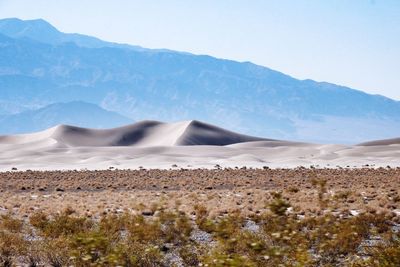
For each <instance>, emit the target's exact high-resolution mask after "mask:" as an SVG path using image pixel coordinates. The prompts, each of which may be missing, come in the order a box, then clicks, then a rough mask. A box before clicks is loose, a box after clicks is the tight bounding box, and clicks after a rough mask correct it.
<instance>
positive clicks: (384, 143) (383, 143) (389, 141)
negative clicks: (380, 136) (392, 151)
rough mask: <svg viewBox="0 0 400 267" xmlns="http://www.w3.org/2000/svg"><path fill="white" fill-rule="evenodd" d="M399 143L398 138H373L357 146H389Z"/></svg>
mask: <svg viewBox="0 0 400 267" xmlns="http://www.w3.org/2000/svg"><path fill="white" fill-rule="evenodd" d="M389 145H400V138H393V139H384V140H375V141H369V142H365V143H361V144H359V146H389Z"/></svg>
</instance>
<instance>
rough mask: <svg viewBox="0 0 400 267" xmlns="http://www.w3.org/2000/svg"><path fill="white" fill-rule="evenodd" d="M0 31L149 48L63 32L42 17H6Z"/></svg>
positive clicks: (95, 45) (56, 41)
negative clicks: (26, 18)
mask: <svg viewBox="0 0 400 267" xmlns="http://www.w3.org/2000/svg"><path fill="white" fill-rule="evenodd" d="M0 33H1V34H4V35H6V36H9V37H12V38H29V39H32V40H35V41H38V42H43V43H48V44H52V45H59V44H62V43H68V42H72V43H75V44H76V45H78V46H82V47H90V48H99V47H119V48H127V49H136V50H138V51H143V50H150V49H146V48H143V47H140V46H134V45H126V44H117V43H112V42H105V41H102V40H100V39H98V38H95V37H92V36H87V35H84V34H77V33H63V32H60V31H58V30H57V29H56V28H55V27H53V26H52V25H51V24H50V23H48V22H47V21H45V20H42V19H36V20H21V19H17V18H8V19H2V20H0Z"/></svg>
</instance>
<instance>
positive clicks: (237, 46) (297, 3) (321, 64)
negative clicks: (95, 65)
mask: <svg viewBox="0 0 400 267" xmlns="http://www.w3.org/2000/svg"><path fill="white" fill-rule="evenodd" d="M6 17H18V18H22V19H34V18H43V19H45V20H47V21H49V22H50V23H52V24H53V25H54V26H56V27H57V28H59V29H60V30H61V31H64V32H79V33H84V34H88V35H93V36H96V37H99V38H101V39H104V40H108V41H114V42H122V43H129V44H136V45H141V46H143V47H149V48H169V49H174V50H180V51H188V52H192V53H196V54H208V55H212V56H216V57H220V58H228V59H234V60H239V61H252V62H254V63H257V64H260V65H264V66H267V67H270V68H272V69H275V70H279V71H282V72H284V73H286V74H289V75H291V76H294V77H296V78H300V79H306V78H310V79H314V80H317V81H328V82H333V83H336V84H341V85H346V86H349V87H353V88H356V89H360V90H364V91H367V92H370V93H377V94H383V95H386V96H389V97H392V98H395V99H398V100H400V1H399V0H374V1H371V0H351V1H350V0H319V1H317V0H291V1H289V0H275V1H268V0H196V1H194V0H158V1H156V0H142V1H139V0H129V1H128V0H57V1H54V0H0V18H6Z"/></svg>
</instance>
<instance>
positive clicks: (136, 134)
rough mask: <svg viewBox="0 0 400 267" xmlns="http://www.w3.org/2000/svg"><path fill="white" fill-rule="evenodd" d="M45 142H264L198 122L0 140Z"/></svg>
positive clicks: (66, 130)
mask: <svg viewBox="0 0 400 267" xmlns="http://www.w3.org/2000/svg"><path fill="white" fill-rule="evenodd" d="M45 139H52V140H55V141H56V142H57V143H58V144H59V145H62V146H67V147H84V146H85V147H113V146H133V147H154V146H194V145H213V146H225V145H231V144H236V143H242V142H251V141H267V140H269V139H264V138H258V137H252V136H247V135H243V134H238V133H235V132H231V131H228V130H225V129H222V128H219V127H217V126H213V125H210V124H206V123H203V122H200V121H195V120H192V121H182V122H175V123H163V122H159V121H141V122H137V123H135V124H131V125H127V126H123V127H118V128H112V129H88V128H81V127H75V126H70V125H57V126H55V127H53V128H50V129H47V130H45V131H42V132H38V133H32V134H23V135H14V136H3V137H0V143H9V144H23V143H29V142H32V141H40V140H45Z"/></svg>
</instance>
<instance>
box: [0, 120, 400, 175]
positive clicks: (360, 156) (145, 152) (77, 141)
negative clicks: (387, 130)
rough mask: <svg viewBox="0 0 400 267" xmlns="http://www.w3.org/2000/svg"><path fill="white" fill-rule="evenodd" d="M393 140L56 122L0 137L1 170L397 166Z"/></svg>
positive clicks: (193, 124)
mask: <svg viewBox="0 0 400 267" xmlns="http://www.w3.org/2000/svg"><path fill="white" fill-rule="evenodd" d="M396 140H397V139H394V140H389V141H387V140H385V141H376V142H368V143H365V144H361V145H356V146H344V145H320V144H309V143H300V142H290V141H280V140H272V139H267V138H259V137H252V136H247V135H242V134H238V133H234V132H231V131H228V130H225V129H222V128H219V127H216V126H213V125H210V124H206V123H203V122H199V121H183V122H176V123H162V122H157V121H142V122H138V123H135V124H132V125H127V126H124V127H120V128H114V129H104V130H98V129H85V128H79V127H74V126H67V125H59V126H56V127H53V128H50V129H48V130H45V131H42V132H38V133H32V134H24V135H14V136H0V151H1V152H0V170H10V169H11V168H13V167H16V168H18V169H48V170H57V169H82V168H87V169H107V168H109V167H111V166H112V167H116V168H139V167H145V168H171V167H172V166H178V167H184V168H199V167H204V168H214V166H215V165H220V166H222V167H242V166H247V167H257V168H262V167H264V166H268V167H272V168H282V167H287V168H292V167H298V166H311V165H313V166H317V167H336V166H341V167H347V166H350V167H361V166H364V165H369V166H387V165H390V166H400V161H399V159H400V143H398V142H397V141H396Z"/></svg>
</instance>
